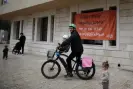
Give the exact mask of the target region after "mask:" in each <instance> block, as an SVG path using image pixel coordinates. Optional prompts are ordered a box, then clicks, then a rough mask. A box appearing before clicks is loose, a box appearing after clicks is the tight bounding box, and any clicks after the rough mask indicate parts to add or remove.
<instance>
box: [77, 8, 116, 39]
mask: <svg viewBox="0 0 133 89" xmlns="http://www.w3.org/2000/svg"><path fill="white" fill-rule="evenodd" d="M75 18H76V19H75V21H76V22H75V24H76V28H77V31H78V33H79V35H80V36H81V39H88V40H116V11H113V10H109V11H103V12H93V13H83V14H77V15H76V16H75Z"/></svg>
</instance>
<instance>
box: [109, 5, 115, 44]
mask: <svg viewBox="0 0 133 89" xmlns="http://www.w3.org/2000/svg"><path fill="white" fill-rule="evenodd" d="M109 10H115V11H116V10H117V8H116V6H112V7H110V8H109ZM109 46H116V40H110V41H109Z"/></svg>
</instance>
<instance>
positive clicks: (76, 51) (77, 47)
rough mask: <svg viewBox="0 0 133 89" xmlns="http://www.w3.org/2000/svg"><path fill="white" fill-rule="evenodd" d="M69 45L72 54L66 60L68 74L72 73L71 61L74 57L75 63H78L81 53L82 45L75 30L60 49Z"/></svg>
mask: <svg viewBox="0 0 133 89" xmlns="http://www.w3.org/2000/svg"><path fill="white" fill-rule="evenodd" d="M68 44H71V50H72V53H71V54H70V55H69V57H68V58H67V65H68V72H69V73H72V66H71V60H72V59H73V58H74V57H76V58H77V61H80V58H81V55H82V53H83V45H82V42H81V38H80V36H79V34H78V32H77V31H76V30H75V31H73V32H72V33H71V36H70V37H69V38H68V39H67V40H66V41H64V42H63V43H62V44H61V47H63V46H66V45H68Z"/></svg>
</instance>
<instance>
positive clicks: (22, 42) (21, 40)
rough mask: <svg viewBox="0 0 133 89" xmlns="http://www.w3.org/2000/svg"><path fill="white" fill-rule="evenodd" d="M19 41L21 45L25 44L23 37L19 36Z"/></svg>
mask: <svg viewBox="0 0 133 89" xmlns="http://www.w3.org/2000/svg"><path fill="white" fill-rule="evenodd" d="M19 40H20V43H21V44H25V41H26V37H25V36H21V37H20V39H19Z"/></svg>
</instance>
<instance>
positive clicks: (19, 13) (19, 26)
mask: <svg viewBox="0 0 133 89" xmlns="http://www.w3.org/2000/svg"><path fill="white" fill-rule="evenodd" d="M1 1H3V0H1ZM105 10H115V11H116V40H110V41H109V40H84V41H83V44H84V53H83V56H84V55H87V56H88V55H89V56H92V57H93V58H94V60H95V62H96V63H97V64H101V62H102V61H104V60H108V61H109V62H110V63H111V64H112V65H113V66H117V65H116V64H118V63H120V64H122V65H123V66H125V67H130V68H133V65H132V63H133V35H132V34H133V0H28V1H27V0H7V2H6V3H2V5H1V6H0V19H7V20H11V21H12V26H11V37H10V38H11V39H10V47H11V48H12V47H13V46H14V45H15V43H16V42H17V39H18V38H19V33H21V32H23V33H24V34H25V36H26V38H27V40H26V45H25V51H26V52H28V53H32V54H38V55H46V53H47V50H49V49H55V47H56V46H57V43H58V42H60V41H61V40H62V36H63V35H64V34H69V29H68V25H69V24H70V23H72V22H74V16H75V14H80V13H90V12H100V11H105Z"/></svg>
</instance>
